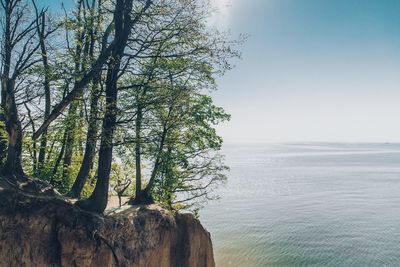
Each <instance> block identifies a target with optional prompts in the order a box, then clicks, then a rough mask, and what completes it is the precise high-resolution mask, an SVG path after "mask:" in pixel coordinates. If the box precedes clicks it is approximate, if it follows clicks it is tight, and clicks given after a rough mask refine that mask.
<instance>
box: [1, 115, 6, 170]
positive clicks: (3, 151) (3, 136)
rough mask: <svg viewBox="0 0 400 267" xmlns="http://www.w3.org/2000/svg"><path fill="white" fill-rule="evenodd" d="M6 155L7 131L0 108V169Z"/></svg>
mask: <svg viewBox="0 0 400 267" xmlns="http://www.w3.org/2000/svg"><path fill="white" fill-rule="evenodd" d="M6 155H7V131H6V128H5V118H4V114H3V111H2V109H1V108H0V170H1V169H2V168H3V167H4V161H5V159H6Z"/></svg>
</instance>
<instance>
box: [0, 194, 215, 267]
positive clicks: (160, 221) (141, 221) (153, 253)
mask: <svg viewBox="0 0 400 267" xmlns="http://www.w3.org/2000/svg"><path fill="white" fill-rule="evenodd" d="M0 194H1V196H0V200H1V203H0V266H35V267H36V266H41V267H42V266H43V267H45V266H79V267H85V266H88V267H89V266H97V267H100V266H101V267H103V266H104V267H106V266H132V267H135V266H145V267H153V266H154V267H161V266H166V267H167V266H171V267H180V266H182V267H192V266H193V267H213V266H214V265H215V264H214V258H213V250H212V244H211V239H210V234H209V233H208V232H207V231H206V230H205V229H204V228H203V227H202V226H201V224H200V222H199V221H198V220H197V219H195V218H194V217H193V216H192V215H190V214H172V213H171V212H169V211H167V210H164V209H162V208H161V207H160V206H158V205H150V206H129V207H125V208H124V209H122V210H119V211H115V212H113V213H112V214H109V215H106V216H100V215H97V214H93V213H88V212H85V211H82V210H80V209H78V208H76V207H74V206H73V205H71V204H69V203H67V202H65V201H62V200H61V199H53V198H51V199H37V198H34V197H32V198H28V197H26V196H24V197H23V198H22V199H20V198H18V197H15V196H13V197H12V198H11V196H10V195H5V193H4V192H2V193H0Z"/></svg>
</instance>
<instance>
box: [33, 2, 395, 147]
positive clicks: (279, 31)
mask: <svg viewBox="0 0 400 267" xmlns="http://www.w3.org/2000/svg"><path fill="white" fill-rule="evenodd" d="M48 1H49V0H40V1H39V2H43V3H48ZM210 1H211V2H212V4H213V5H214V7H215V8H216V9H218V13H217V14H216V15H214V17H213V18H212V20H211V24H213V25H214V26H216V27H218V28H220V29H221V30H228V31H230V32H231V33H232V37H233V38H235V37H237V36H238V35H239V34H241V33H243V34H248V35H249V38H248V40H247V42H246V43H245V44H244V45H243V46H241V47H239V50H240V51H241V52H242V59H240V60H235V61H234V62H233V63H234V65H236V67H235V68H234V69H233V70H232V71H230V72H228V73H227V74H226V75H225V76H224V77H222V78H218V84H219V89H218V91H216V92H214V93H213V96H214V99H215V102H216V104H217V105H219V106H222V107H224V108H225V109H226V110H227V111H228V112H229V113H230V114H231V115H232V118H231V120H230V121H229V122H228V123H225V124H224V125H221V126H218V127H217V128H218V132H219V133H220V135H221V136H222V137H223V138H224V140H225V141H226V142H228V143H232V142H240V143H249V142H250V143H254V142H265V143H267V142H302V141H329V142H400V0H210ZM59 2H61V1H59ZM64 2H65V3H66V4H67V6H68V5H69V6H72V3H73V1H72V0H66V1H64ZM52 4H54V2H52Z"/></svg>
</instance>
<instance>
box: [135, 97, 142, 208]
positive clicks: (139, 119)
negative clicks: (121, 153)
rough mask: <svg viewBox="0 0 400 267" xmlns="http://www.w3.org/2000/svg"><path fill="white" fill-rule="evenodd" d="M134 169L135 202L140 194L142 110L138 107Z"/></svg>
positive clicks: (139, 197)
mask: <svg viewBox="0 0 400 267" xmlns="http://www.w3.org/2000/svg"><path fill="white" fill-rule="evenodd" d="M135 124H136V125H135V165H136V166H135V168H136V189H135V200H136V201H139V200H140V199H141V194H142V166H141V165H142V161H141V154H142V152H141V145H142V141H141V136H140V131H141V128H142V108H141V107H140V105H139V106H138V110H137V115H136V123H135Z"/></svg>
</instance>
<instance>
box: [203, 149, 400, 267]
mask: <svg viewBox="0 0 400 267" xmlns="http://www.w3.org/2000/svg"><path fill="white" fill-rule="evenodd" d="M223 152H224V153H225V155H226V162H227V164H228V165H229V166H230V167H231V171H230V173H229V181H228V183H227V184H226V186H224V187H223V188H220V189H219V191H218V193H219V195H220V196H221V200H219V201H216V202H211V203H209V204H208V205H207V206H206V207H205V208H204V209H203V211H202V213H201V221H202V223H203V225H204V226H205V227H206V228H207V230H208V231H210V232H211V235H212V239H213V244H214V251H215V258H216V263H217V267H226V266H234V267H253V266H255V267H258V266H260V267H261V266H400V144H336V143H335V144H334V143H304V144H300V143H298V144H276V145H265V144H263V145H261V144H259V145H256V144H252V145H239V144H235V145H233V144H232V145H225V147H224V149H223Z"/></svg>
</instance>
